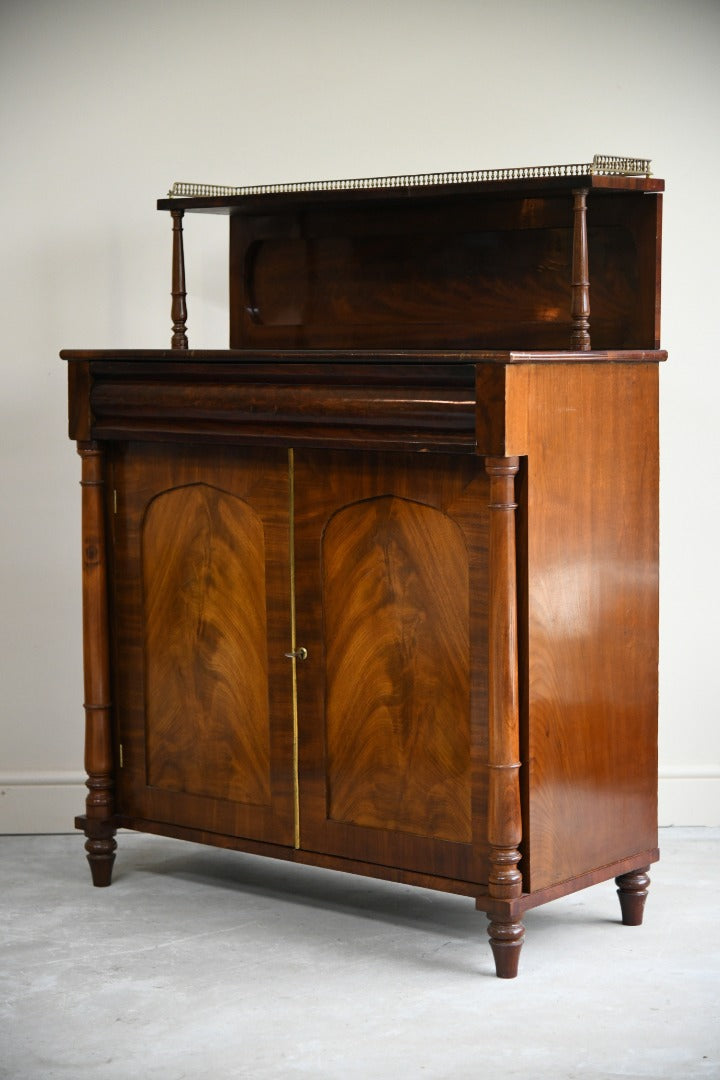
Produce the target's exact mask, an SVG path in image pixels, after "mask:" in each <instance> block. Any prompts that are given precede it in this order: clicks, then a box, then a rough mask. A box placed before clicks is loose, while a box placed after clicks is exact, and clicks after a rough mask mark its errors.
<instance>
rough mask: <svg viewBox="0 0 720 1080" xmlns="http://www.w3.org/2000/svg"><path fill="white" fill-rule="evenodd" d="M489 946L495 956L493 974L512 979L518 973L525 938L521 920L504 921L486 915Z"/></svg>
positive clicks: (500, 977)
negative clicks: (488, 920) (488, 922)
mask: <svg viewBox="0 0 720 1080" xmlns="http://www.w3.org/2000/svg"><path fill="white" fill-rule="evenodd" d="M488 918H489V919H490V925H489V926H488V934H489V936H490V947H491V949H492V951H493V956H494V957H495V974H496V975H497V977H498V979H514V978H515V977H516V975H517V973H518V961H519V960H520V950H521V948H522V943H523V940H524V938H525V927H524V926H523V924H522V923H521V922H511V921H510V920H507V921H504V920H501V919H494V918H492V916H488Z"/></svg>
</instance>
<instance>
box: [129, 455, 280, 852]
mask: <svg viewBox="0 0 720 1080" xmlns="http://www.w3.org/2000/svg"><path fill="white" fill-rule="evenodd" d="M111 480H112V486H113V487H114V489H115V497H114V498H115V504H116V509H115V512H114V513H112V514H111V521H112V535H113V601H114V602H113V607H114V627H115V633H114V661H115V698H116V717H117V726H118V738H119V741H120V742H121V743H122V768H121V769H120V770H119V792H118V794H119V806H120V811H121V812H122V813H124V814H126V815H128V816H129V817H138V818H143V819H145V820H150V821H158V822H165V823H171V824H174V825H179V826H185V827H188V828H194V829H199V830H207V831H210V832H213V833H224V834H227V835H233V836H245V837H249V838H254V839H260V840H267V841H274V842H277V843H292V839H293V806H294V794H293V746H292V739H293V734H292V699H291V694H292V682H291V670H290V669H291V665H290V662H289V661H288V660H287V659H285V657H284V655H283V654H284V652H285V651H287V650H288V648H289V642H290V620H289V600H288V598H289V595H290V580H289V561H290V551H289V527H288V468H287V453H286V452H285V451H279V450H262V451H258V450H254V449H245V448H240V449H235V448H226V447H207V448H204V447H185V446H165V445H154V444H127V445H123V446H121V447H119V448H118V449H117V451H116V452H115V454H114V458H113V461H112V465H111Z"/></svg>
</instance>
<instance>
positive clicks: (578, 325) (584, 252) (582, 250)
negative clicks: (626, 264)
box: [570, 188, 590, 352]
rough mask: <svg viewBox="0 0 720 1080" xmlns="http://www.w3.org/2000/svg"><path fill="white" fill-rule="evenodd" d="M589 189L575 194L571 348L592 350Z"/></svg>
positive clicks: (580, 190)
mask: <svg viewBox="0 0 720 1080" xmlns="http://www.w3.org/2000/svg"><path fill="white" fill-rule="evenodd" d="M587 196H588V189H587V188H580V189H578V190H577V191H573V252H572V295H571V304H570V314H571V316H572V333H571V336H570V344H571V348H573V349H576V350H580V351H581V352H587V351H588V350H589V349H590V265H589V261H588V237H587Z"/></svg>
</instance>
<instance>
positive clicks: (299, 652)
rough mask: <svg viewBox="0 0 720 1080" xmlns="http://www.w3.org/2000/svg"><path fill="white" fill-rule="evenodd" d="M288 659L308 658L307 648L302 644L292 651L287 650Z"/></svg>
mask: <svg viewBox="0 0 720 1080" xmlns="http://www.w3.org/2000/svg"><path fill="white" fill-rule="evenodd" d="M285 655H286V656H287V658H288V660H307V649H306V648H305V647H304V646H303V645H301V646H300V648H299V649H293V651H292V652H286V653H285Z"/></svg>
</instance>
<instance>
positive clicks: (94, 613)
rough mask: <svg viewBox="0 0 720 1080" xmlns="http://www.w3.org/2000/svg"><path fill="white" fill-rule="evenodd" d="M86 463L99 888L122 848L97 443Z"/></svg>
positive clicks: (86, 612)
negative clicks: (115, 791)
mask: <svg viewBox="0 0 720 1080" xmlns="http://www.w3.org/2000/svg"><path fill="white" fill-rule="evenodd" d="M78 453H79V454H80V457H81V459H82V479H81V481H80V485H81V488H82V598H83V662H84V686H85V769H86V772H87V774H88V779H87V787H88V795H87V799H86V811H85V817H84V818H82V819H80V821H79V824H80V825H81V827H82V828H83V829H84V830H85V835H86V836H87V843H86V844H85V850H86V851H87V856H88V862H89V863H90V870H91V873H92V878H93V884H94V885H109V884H110V878H111V875H112V867H113V862H114V860H115V848H116V847H117V845H116V843H115V840H114V836H115V827H114V825H113V824H112V821H111V819H112V815H113V812H114V798H113V788H114V780H113V751H112V725H111V715H110V708H111V703H110V661H109V644H108V607H107V561H106V548H105V508H104V498H103V493H104V487H105V480H104V468H103V455H102V451H101V450H100V448H99V447H98V445H97V444H96V443H93V442H80V443H78Z"/></svg>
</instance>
